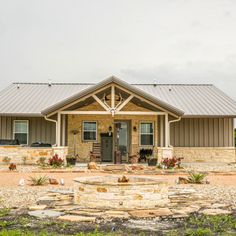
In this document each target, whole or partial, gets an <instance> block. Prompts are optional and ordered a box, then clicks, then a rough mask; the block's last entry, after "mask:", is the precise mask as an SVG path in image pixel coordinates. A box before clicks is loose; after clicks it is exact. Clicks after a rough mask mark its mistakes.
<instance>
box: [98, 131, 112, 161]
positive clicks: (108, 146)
mask: <svg viewBox="0 0 236 236" xmlns="http://www.w3.org/2000/svg"><path fill="white" fill-rule="evenodd" d="M112 143H113V141H112V136H109V135H108V134H101V155H102V161H105V162H112Z"/></svg>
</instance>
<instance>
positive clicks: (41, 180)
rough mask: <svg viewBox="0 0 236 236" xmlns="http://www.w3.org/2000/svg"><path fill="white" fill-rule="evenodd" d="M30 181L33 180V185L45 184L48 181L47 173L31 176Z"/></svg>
mask: <svg viewBox="0 0 236 236" xmlns="http://www.w3.org/2000/svg"><path fill="white" fill-rule="evenodd" d="M29 181H30V182H31V185H33V186H40V185H45V184H47V182H48V177H47V176H46V175H44V176H36V177H33V176H30V179H29Z"/></svg>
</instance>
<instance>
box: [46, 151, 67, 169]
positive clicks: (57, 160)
mask: <svg viewBox="0 0 236 236" xmlns="http://www.w3.org/2000/svg"><path fill="white" fill-rule="evenodd" d="M63 163H64V160H63V159H62V158H60V157H59V156H58V154H55V155H54V156H53V157H52V158H50V159H49V162H48V164H49V165H50V166H53V167H60V166H62V165H63Z"/></svg>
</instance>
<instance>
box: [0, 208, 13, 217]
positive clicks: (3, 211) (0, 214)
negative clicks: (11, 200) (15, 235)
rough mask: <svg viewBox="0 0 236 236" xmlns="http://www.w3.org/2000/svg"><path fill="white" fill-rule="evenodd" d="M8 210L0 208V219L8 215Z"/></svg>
mask: <svg viewBox="0 0 236 236" xmlns="http://www.w3.org/2000/svg"><path fill="white" fill-rule="evenodd" d="M10 211H11V210H10V209H9V208H6V207H4V208H0V217H3V216H7V215H8V214H9V213H10Z"/></svg>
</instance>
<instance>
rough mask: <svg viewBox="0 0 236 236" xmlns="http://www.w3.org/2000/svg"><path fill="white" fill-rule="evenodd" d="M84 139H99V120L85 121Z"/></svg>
mask: <svg viewBox="0 0 236 236" xmlns="http://www.w3.org/2000/svg"><path fill="white" fill-rule="evenodd" d="M83 140H84V141H96V140H97V122H95V121H84V122H83Z"/></svg>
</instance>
